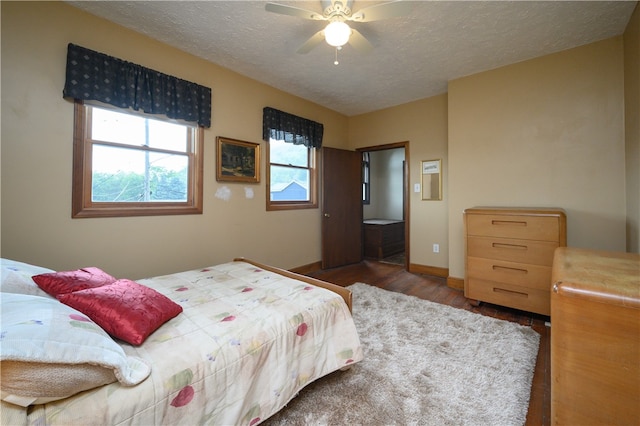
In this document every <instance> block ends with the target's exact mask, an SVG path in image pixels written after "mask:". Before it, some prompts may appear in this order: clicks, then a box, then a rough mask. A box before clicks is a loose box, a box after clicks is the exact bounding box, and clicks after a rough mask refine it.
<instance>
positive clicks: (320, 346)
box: [0, 259, 362, 425]
mask: <svg viewBox="0 0 640 426" xmlns="http://www.w3.org/2000/svg"><path fill="white" fill-rule="evenodd" d="M95 269H97V268H95ZM88 270H89V272H90V273H91V274H90V275H91V279H92V280H95V278H96V277H97V278H98V280H107V281H110V283H109V284H105V285H103V283H102V282H100V283H99V284H100V285H98V286H96V287H95V288H94V287H91V288H87V289H82V290H76V291H72V292H67V293H62V296H61V295H58V296H57V299H55V298H53V297H52V296H51V289H50V288H47V287H46V286H42V288H41V287H40V286H41V285H42V284H40V283H39V284H38V285H36V284H35V283H34V281H33V279H31V277H32V276H34V277H38V278H40V280H42V278H41V277H46V278H47V279H49V278H50V277H51V276H55V277H56V279H57V278H58V276H57V275H56V274H57V273H56V272H55V271H51V270H48V269H46V268H40V267H37V266H33V265H29V264H24V263H20V262H15V261H11V260H3V261H2V293H1V297H2V315H3V321H2V325H1V327H2V334H1V335H0V345H1V346H0V353H1V354H2V374H3V378H2V424H11V425H13V424H51V425H54V424H61V425H81V424H82V425H85V424H92V425H96V424H109V425H123V424H141V425H142V424H144V425H147V424H199V425H202V424H216V425H218V424H225V425H230V424H245V425H255V424H259V423H261V422H263V421H264V420H266V419H267V418H269V417H270V416H272V415H273V414H275V413H276V412H278V411H279V410H280V409H282V408H283V407H284V406H285V405H286V404H287V403H288V402H289V401H290V400H291V399H292V398H294V397H295V396H296V395H297V393H298V392H299V391H300V390H301V389H302V388H303V387H305V386H306V385H308V384H309V383H311V382H313V381H315V380H317V379H319V378H321V377H323V376H325V375H327V374H329V373H331V372H334V371H337V370H340V369H346V368H349V367H350V366H351V365H352V364H354V363H357V362H358V361H360V360H362V348H361V346H360V341H359V338H358V334H357V331H356V328H355V325H354V323H353V319H352V317H351V293H350V292H349V291H348V290H347V289H345V288H343V287H339V286H335V285H333V284H329V283H325V282H323V281H320V280H316V279H313V278H309V277H305V276H302V275H298V274H294V273H291V272H289V271H284V270H281V269H278V268H273V267H270V266H267V265H263V264H260V263H257V262H253V261H249V260H246V259H235V260H234V261H232V262H229V263H224V264H221V265H215V266H211V267H207V268H203V269H197V270H191V271H186V272H180V273H175V274H171V275H166V276H159V277H154V278H149V279H143V280H137V281H136V282H132V283H133V284H131V283H130V282H129V281H127V280H117V281H115V282H113V281H111V279H113V280H115V278H114V277H111V276H110V275H108V274H107V273H106V272H104V271H100V270H99V269H97V270H98V271H99V272H101V273H104V275H101V274H100V273H98V272H95V271H94V270H90V269H86V268H85V269H81V270H79V271H80V273H82V274H84V273H86V272H87V271H88ZM64 272H74V274H75V273H78V271H64ZM72 277H73V278H74V279H76V281H75V282H74V285H75V283H77V282H80V281H78V275H73V274H72ZM66 278H68V276H65V279H66ZM83 279H84V278H83ZM122 281H126V283H125V284H126V286H127V290H126V291H129V289H130V288H133V287H131V286H134V285H135V289H136V291H138V290H141V291H143V292H145V293H144V297H141V298H140V301H143V302H142V303H147V302H146V301H147V300H155V299H154V297H155V296H153V297H151V296H149V295H148V294H149V293H148V292H153V294H154V295H157V297H158V298H159V299H162V301H163V302H162V303H169V301H170V303H171V304H172V305H171V306H174V305H175V306H177V307H178V308H177V309H178V311H179V312H177V313H175V312H174V311H172V310H171V309H173V308H168V307H167V306H168V305H163V306H162V309H161V311H162V312H160V313H159V314H160V315H166V312H170V314H169V317H170V318H168V319H162V320H161V321H166V322H164V323H162V325H159V327H158V328H157V329H155V330H152V331H151V332H150V333H149V334H148V335H147V336H146V337H143V339H142V340H143V341H142V342H139V341H136V340H135V339H134V340H132V341H134V343H127V342H125V341H123V340H121V339H120V338H113V337H112V334H111V331H110V333H109V334H107V333H106V331H105V330H111V328H112V327H116V326H121V325H122V324H121V323H126V321H128V319H127V318H125V317H128V316H129V315H131V316H132V317H134V318H138V319H137V320H136V321H137V322H144V319H146V318H149V317H153V316H154V315H155V314H156V313H154V311H153V309H152V308H148V309H147V310H146V311H145V312H143V313H142V314H141V315H142V316H140V317H136V315H138V314H139V313H138V312H136V311H137V310H138V308H137V306H138V305H136V307H135V308H132V307H131V306H128V307H127V310H126V311H120V312H118V313H116V314H114V313H113V312H111V310H110V309H105V308H104V307H100V308H99V309H96V307H95V306H94V305H95V304H96V302H95V300H96V299H99V300H101V301H102V300H103V299H100V297H102V295H103V294H107V293H108V292H110V291H115V290H113V288H115V287H116V286H117V285H121V282H122ZM138 285H139V287H138ZM43 288H46V289H47V292H44V291H43V290H42V289H43ZM149 289H151V290H149ZM57 290H60V291H62V290H65V289H64V288H62V287H58V288H57ZM66 290H68V289H66ZM66 290H65V291H66ZM118 291H120V290H119V289H118ZM85 292H86V293H87V294H89V295H90V297H89V296H87V298H88V300H90V302H91V303H89V304H88V305H87V306H88V307H89V311H87V309H85V308H86V307H87V306H85V305H82V304H80V305H74V304H73V303H70V300H75V301H76V302H77V300H76V299H78V300H80V301H82V300H83V297H81V295H82V294H84V293H85ZM99 292H102V293H99ZM96 294H99V296H96ZM122 294H124V293H122ZM127 294H128V293H127ZM65 298H66V299H65ZM87 298H85V299H87ZM62 300H64V303H61V302H60V301H62ZM104 300H106V299H104ZM136 303H138V302H136ZM149 303H151V302H149ZM154 303H155V302H154ZM36 306H40V308H41V309H40V308H39V309H40V310H39V311H37V312H29V313H27V312H26V311H28V310H30V309H33V310H35V309H36ZM23 307H27V308H23ZM76 307H79V308H82V309H77V310H76V309H75V308H76ZM12 309H13V310H12ZM91 309H94V311H91ZM49 310H53V311H55V315H57V314H58V310H65V311H64V313H62V314H60V318H62V319H63V321H61V322H60V323H58V324H57V325H55V327H53V326H52V327H51V329H50V330H49V333H52V334H50V335H48V337H47V336H45V337H46V338H47V339H49V340H48V341H47V342H46V343H45V344H44V345H45V346H46V345H50V344H51V340H55V342H54V345H62V347H63V349H62V352H63V355H53V354H54V353H56V351H60V350H59V349H58V348H57V347H55V346H54V349H53V350H52V349H51V348H50V347H47V348H45V349H44V350H42V348H41V347H38V348H32V346H36V344H35V343H34V342H37V341H39V340H38V339H39V338H38V337H37V334H36V335H35V336H36V337H30V338H29V340H28V342H24V341H21V340H20V339H23V337H24V335H25V334H24V333H25V331H24V330H36V331H34V333H39V332H41V331H40V330H43V329H44V328H45V327H46V326H47V322H48V321H47V320H46V319H45V320H43V319H42V318H44V317H46V315H44V314H42V312H47V313H48V312H49ZM105 310H106V311H107V312H106V313H105V312H103V311H105ZM12 312H13V314H11V313H12ZM86 312H90V313H91V317H90V318H87V317H88V316H89V315H88V314H87V313H86ZM41 314H42V315H41ZM174 314H175V315H174ZM12 315H13V316H12ZM93 315H96V317H94V316H93ZM100 315H103V316H104V315H106V317H101V316H100ZM109 315H111V316H109ZM114 315H115V316H114ZM20 318H22V320H20ZM56 318H57V317H56ZM94 319H95V321H94ZM52 321H53V320H52ZM101 321H102V322H101ZM70 324H71V331H70V332H68V331H65V327H69V325H70ZM98 324H100V327H99V326H98ZM12 327H13V328H12ZM136 327H137V323H133V324H130V323H126V324H125V329H126V333H129V334H133V335H134V337H136V338H137V337H139V336H137V335H136V332H137V331H136V330H135V328H136ZM120 331H121V330H115V331H113V333H115V334H116V335H118V336H120V334H118V333H119V332H120ZM83 333H84V334H83ZM142 334H144V333H142ZM51 335H55V337H53V338H52V337H51ZM85 335H86V336H87V337H86V338H85V337H83V336H85ZM12 336H13V337H12ZM15 336H18V337H15ZM60 336H62V337H60ZM105 336H106V337H105ZM12 338H13V339H14V340H12ZM124 338H126V339H128V340H131V339H132V338H131V336H130V335H126V337H124ZM61 339H62V340H64V341H63V342H62V343H61V342H60V340H61ZM66 339H70V340H73V339H82V341H81V342H79V343H77V342H75V341H73V345H75V344H78V345H79V346H78V347H79V349H77V348H76V347H75V346H73V345H72V346H70V347H71V348H72V349H71V350H69V345H71V343H70V342H68V341H67V340H66ZM92 339H101V340H100V341H98V343H93V340H92ZM23 340H24V339H23ZM16 342H17V343H16ZM87 342H89V343H87ZM137 343H139V344H137ZM25 345H26V347H27V349H25V348H24V346H25ZM82 345H84V346H82ZM102 345H104V348H102ZM14 346H15V347H18V349H15V348H14ZM87 346H88V347H87ZM96 347H99V348H100V349H101V350H100V351H98V353H97V354H96V353H94V352H96V351H95V349H96ZM38 351H42V353H40V352H38ZM64 351H67V352H66V353H64ZM34 352H35V353H37V354H38V355H37V356H44V357H45V358H46V357H48V358H47V359H45V360H44V361H42V360H40V359H30V358H29V357H32V358H36V356H35V355H33V353H34ZM84 352H91V353H92V356H98V357H102V358H100V359H99V360H98V361H97V362H96V361H92V360H91V359H89V360H87V359H84V358H82V357H83V356H84ZM25 354H26V355H25ZM56 356H57V357H58V358H56ZM12 362H13V363H15V364H16V365H13V364H11V363H12ZM56 363H57V364H56ZM52 365H54V366H55V368H62V367H61V365H62V366H63V367H64V368H66V369H74V368H89V369H98V371H97V372H95V371H89V373H86V374H85V373H82V374H81V375H82V378H85V377H91V375H92V374H94V373H95V374H97V375H98V376H99V375H100V374H102V375H104V374H106V375H107V377H106V378H104V377H103V378H102V379H98V380H102V381H104V382H105V383H104V384H100V382H99V381H98V382H96V383H98V385H97V386H95V387H92V385H91V384H86V383H85V384H83V386H84V387H85V388H86V390H81V391H80V392H78V393H74V394H73V395H70V396H65V395H64V394H63V393H64V392H68V393H69V392H71V393H73V392H74V390H73V389H72V390H69V389H66V390H65V391H64V392H62V391H58V392H62V393H60V394H55V391H54V392H53V394H54V395H53V396H52V394H51V393H48V394H43V395H40V394H39V393H44V392H45V391H44V390H40V389H38V390H37V392H35V393H34V392H33V391H32V389H30V388H28V389H27V390H22V389H18V390H16V389H13V388H11V386H10V385H9V383H10V381H11V380H10V379H11V377H13V376H11V377H10V376H8V375H9V374H13V373H11V372H12V371H15V372H16V373H15V374H16V376H20V375H24V374H27V373H25V371H27V372H28V373H29V374H31V373H30V372H31V371H34V369H33V368H29V367H34V366H38V367H40V366H43V368H45V369H44V370H43V371H45V373H46V374H51V372H50V371H49V370H47V368H50V367H51V366H52ZM10 366H11V368H9V367H10ZM25 366H26V367H27V368H24V367H25ZM5 371H6V374H7V377H5ZM38 371H39V370H38ZM74 371H75V370H71V371H68V370H65V371H64V372H63V373H60V371H56V372H55V373H54V374H53V377H56V378H57V377H66V376H67V375H73V374H76V373H75V372H74ZM105 371H106V373H105ZM45 373H42V374H45ZM76 375H77V374H76ZM20 378H22V376H20ZM22 379H23V378H22ZM22 379H20V380H22ZM16 380H17V382H18V385H16V386H17V387H18V388H19V386H21V384H20V383H22V382H20V381H19V380H18V379H16ZM53 381H55V380H43V381H41V382H42V383H49V382H53ZM88 387H90V388H88ZM80 389H82V388H80ZM30 390H31V393H29V392H30ZM47 392H49V390H48V389H47ZM21 393H22V394H21ZM25 395H26V396H25Z"/></svg>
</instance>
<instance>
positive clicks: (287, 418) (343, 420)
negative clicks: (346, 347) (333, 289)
mask: <svg viewBox="0 0 640 426" xmlns="http://www.w3.org/2000/svg"><path fill="white" fill-rule="evenodd" d="M349 289H350V290H351V291H352V292H353V317H354V320H355V323H356V326H357V328H358V332H359V334H360V340H361V342H362V345H363V347H364V356H365V359H364V360H363V361H361V362H360V363H358V364H356V365H354V366H352V367H351V368H350V369H349V370H347V371H338V372H335V373H332V374H330V375H328V376H326V377H324V378H321V379H319V380H317V381H316V382H314V383H312V384H310V385H309V386H307V387H306V388H305V389H303V390H302V391H301V392H300V394H299V395H298V396H297V397H296V398H294V399H293V400H291V402H289V404H288V405H287V406H286V407H285V408H284V409H283V410H282V411H280V412H279V413H277V414H276V415H275V416H273V417H271V418H270V419H267V420H266V421H265V422H264V423H263V424H266V425H456V426H457V425H469V426H475V425H483V426H484V425H492V426H503V425H504V426H507V425H509V426H510V425H523V424H524V423H525V421H526V416H527V409H528V406H529V396H530V390H531V381H532V379H533V372H534V369H535V363H536V356H537V353H538V345H539V341H540V336H539V335H538V334H537V333H536V332H535V331H534V330H532V329H531V328H529V327H525V326H521V325H518V324H515V323H511V322H508V321H503V320H499V319H495V318H490V317H485V316H482V315H480V314H475V313H472V312H468V311H465V310H463V309H456V308H453V307H450V306H445V305H440V304H437V303H433V302H429V301H425V300H421V299H418V298H416V297H413V296H407V295H404V294H400V293H395V292H390V291H386V290H382V289H379V288H377V287H373V286H369V285H367V284H362V283H356V284H353V285H351V286H349Z"/></svg>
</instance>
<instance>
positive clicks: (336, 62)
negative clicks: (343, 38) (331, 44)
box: [333, 46, 342, 65]
mask: <svg viewBox="0 0 640 426" xmlns="http://www.w3.org/2000/svg"><path fill="white" fill-rule="evenodd" d="M338 50H342V46H338V47H336V60H335V61H333V65H338V64H339V63H340V62H338Z"/></svg>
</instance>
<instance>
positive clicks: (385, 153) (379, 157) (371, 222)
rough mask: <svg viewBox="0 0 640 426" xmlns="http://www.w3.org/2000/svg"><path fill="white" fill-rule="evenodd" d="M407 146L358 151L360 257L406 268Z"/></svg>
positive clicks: (402, 143) (399, 145) (407, 218)
mask: <svg viewBox="0 0 640 426" xmlns="http://www.w3.org/2000/svg"><path fill="white" fill-rule="evenodd" d="M408 150H409V143H408V142H399V143H394V144H387V145H379V146H372V147H365V148H360V149H358V151H359V152H361V154H362V159H363V173H362V175H363V188H362V195H363V204H362V217H363V232H362V235H363V243H362V247H363V255H364V257H365V258H366V259H375V260H378V261H381V262H386V263H394V264H398V265H402V266H404V268H405V269H408V266H409V237H408V236H409V197H408V186H407V185H408V175H409V167H408V164H407V161H406V159H407V157H408Z"/></svg>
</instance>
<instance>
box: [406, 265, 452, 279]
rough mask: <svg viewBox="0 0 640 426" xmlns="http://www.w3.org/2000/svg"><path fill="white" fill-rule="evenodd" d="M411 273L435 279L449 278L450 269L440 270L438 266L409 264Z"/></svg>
mask: <svg viewBox="0 0 640 426" xmlns="http://www.w3.org/2000/svg"><path fill="white" fill-rule="evenodd" d="M409 272H411V273H414V274H424V275H432V276H434V277H441V278H447V277H448V276H449V268H440V267H438V266H427V265H418V264H417V263H410V264H409Z"/></svg>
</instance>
